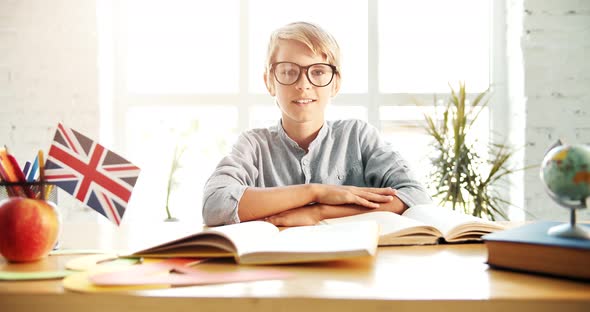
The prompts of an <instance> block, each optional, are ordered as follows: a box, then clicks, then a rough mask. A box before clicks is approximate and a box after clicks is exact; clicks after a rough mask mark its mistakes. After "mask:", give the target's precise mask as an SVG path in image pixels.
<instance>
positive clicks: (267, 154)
mask: <svg viewBox="0 0 590 312" xmlns="http://www.w3.org/2000/svg"><path fill="white" fill-rule="evenodd" d="M266 67H267V68H266V71H265V73H264V82H265V84H266V87H267V89H268V92H269V93H270V94H271V95H272V96H273V97H274V98H275V101H276V103H277V106H278V107H279V108H280V109H281V115H282V118H281V120H280V121H279V123H278V124H277V125H276V126H273V127H269V128H267V129H253V130H250V131H247V132H245V133H243V134H242V135H241V136H240V138H239V139H238V142H237V143H236V144H235V145H234V147H233V150H232V152H231V153H230V155H228V156H226V157H225V158H223V159H222V160H221V162H220V163H219V164H218V166H217V168H216V169H215V171H214V172H213V174H212V176H211V177H210V178H209V180H208V181H207V184H206V185H205V194H204V197H203V220H204V221H205V223H206V224H207V225H209V226H214V225H221V224H230V223H237V222H243V221H249V220H259V219H264V220H267V221H269V222H271V223H273V224H275V225H281V226H296V225H311V224H316V223H317V222H319V221H321V220H322V219H326V218H335V217H342V216H348V215H353V214H359V213H363V212H367V211H371V210H375V209H377V210H388V211H392V212H395V213H402V212H403V211H404V210H405V209H407V208H408V207H409V206H413V205H416V204H425V203H430V202H431V199H430V196H428V194H427V193H426V191H425V189H424V188H423V187H422V186H421V185H420V183H419V182H418V181H416V180H415V179H414V178H412V172H411V170H410V169H409V168H408V165H407V163H406V162H405V161H404V160H403V159H402V158H401V157H400V155H399V154H398V153H397V152H395V151H394V150H393V149H392V147H391V146H390V145H389V144H388V143H386V142H384V141H383V140H382V139H381V138H380V137H379V133H378V131H377V130H376V129H375V128H373V127H371V126H370V125H368V124H367V123H365V122H362V121H359V120H345V121H333V122H332V121H325V120H324V113H325V110H326V105H327V104H328V103H329V102H330V100H331V98H332V97H334V96H335V95H336V94H337V93H338V91H339V89H340V79H341V77H340V50H339V47H338V44H337V43H336V41H335V40H334V38H333V37H332V36H331V35H330V34H329V33H327V32H325V31H324V30H322V29H321V28H319V27H318V26H316V25H313V24H309V23H304V22H297V23H292V24H289V25H286V26H284V27H281V28H279V29H277V30H276V31H275V32H274V33H273V34H272V35H271V39H270V43H269V48H268V55H267V61H266Z"/></svg>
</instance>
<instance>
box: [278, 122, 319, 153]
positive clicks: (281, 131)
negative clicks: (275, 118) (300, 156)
mask: <svg viewBox="0 0 590 312" xmlns="http://www.w3.org/2000/svg"><path fill="white" fill-rule="evenodd" d="M329 127H330V125H329V124H328V123H327V122H326V121H324V124H323V125H322V128H320V132H318V136H317V137H316V138H315V139H314V140H313V141H312V142H311V143H310V144H309V150H312V149H313V148H315V146H316V145H318V144H321V143H320V142H322V141H323V140H324V138H325V137H326V135H327V134H328V128H329ZM277 129H278V131H279V137H280V138H281V140H283V141H284V142H287V144H289V145H290V146H291V147H294V148H297V149H298V150H302V151H303V149H302V148H301V147H299V144H297V142H295V141H293V139H291V138H290V137H289V136H288V135H287V132H285V129H284V128H283V121H282V119H279V124H278V125H277Z"/></svg>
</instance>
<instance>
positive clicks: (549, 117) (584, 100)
mask: <svg viewBox="0 0 590 312" xmlns="http://www.w3.org/2000/svg"><path fill="white" fill-rule="evenodd" d="M506 1H507V6H506V7H507V10H508V11H507V14H506V17H507V27H506V29H507V31H508V33H507V35H506V38H507V43H506V48H507V64H508V66H509V68H508V69H507V71H506V73H507V76H508V77H507V81H508V88H507V89H508V98H509V101H510V106H509V107H510V109H509V110H510V112H509V113H510V115H512V117H513V121H512V123H513V125H512V126H511V128H512V132H513V133H511V134H510V136H511V137H513V138H516V139H517V140H518V138H519V137H521V140H522V141H524V143H526V148H525V149H524V156H523V157H524V161H525V163H526V164H539V163H540V161H541V159H542V157H543V153H544V151H545V148H546V147H547V146H548V145H549V144H550V143H551V142H553V141H554V140H555V139H557V138H559V137H562V138H564V139H565V140H567V141H569V142H572V143H574V142H584V143H590V61H589V60H588V57H589V56H590V1H586V0H560V1H551V0H544V1H542V0H506ZM98 100H99V99H98V69H97V27H96V5H95V1H92V0H52V1H45V0H0V144H6V145H8V147H9V148H10V149H11V150H12V152H14V154H15V155H16V157H17V158H18V159H19V160H21V161H22V160H24V159H31V158H33V156H34V154H35V152H36V151H37V150H38V149H44V150H47V149H48V147H49V146H48V144H49V142H50V141H51V138H52V135H53V132H54V131H55V128H54V127H55V125H56V124H57V122H58V121H63V122H64V123H66V124H67V125H69V126H71V127H73V128H76V129H79V130H80V131H82V132H83V133H86V134H88V135H89V136H91V137H97V136H98V134H99V118H98V116H99V109H98V102H99V101H98ZM512 110H513V111H512ZM519 112H521V113H520V115H519ZM524 182H525V184H524V191H525V204H526V209H527V210H528V211H530V212H531V215H529V216H528V217H529V218H530V217H532V216H534V217H537V218H539V217H540V218H552V219H560V220H566V218H567V211H566V210H564V209H558V208H556V205H555V204H553V203H552V202H551V201H550V200H549V198H548V197H547V196H546V195H545V194H544V192H543V187H542V185H541V182H540V179H539V174H538V169H533V170H529V171H527V172H526V173H525V174H524ZM68 211H71V209H68ZM586 215H590V214H588V212H586Z"/></svg>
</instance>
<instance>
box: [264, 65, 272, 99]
mask: <svg viewBox="0 0 590 312" xmlns="http://www.w3.org/2000/svg"><path fill="white" fill-rule="evenodd" d="M264 84H265V85H266V90H268V93H270V95H271V96H275V85H274V79H271V78H270V77H269V76H268V71H265V72H264Z"/></svg>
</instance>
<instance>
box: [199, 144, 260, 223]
mask: <svg viewBox="0 0 590 312" xmlns="http://www.w3.org/2000/svg"><path fill="white" fill-rule="evenodd" d="M256 146H257V144H256V142H255V141H254V140H251V138H249V137H248V135H247V134H242V135H241V136H240V138H239V139H238V141H237V142H236V144H235V145H234V146H233V148H232V151H231V153H230V154H229V155H228V156H226V157H224V158H223V159H222V160H221V161H220V162H219V164H218V165H217V167H216V168H215V170H214V171H213V174H212V175H211V177H209V179H208V180H207V183H206V184H205V190H204V194H203V211H202V213H203V221H204V222H205V224H206V225H208V226H217V225H223V224H232V223H239V222H240V219H239V217H238V203H239V201H240V199H241V198H242V195H243V194H244V191H245V190H246V188H248V186H251V185H254V181H255V180H256V177H257V176H258V169H257V167H256V166H255V165H254V164H255V163H256Z"/></svg>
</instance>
